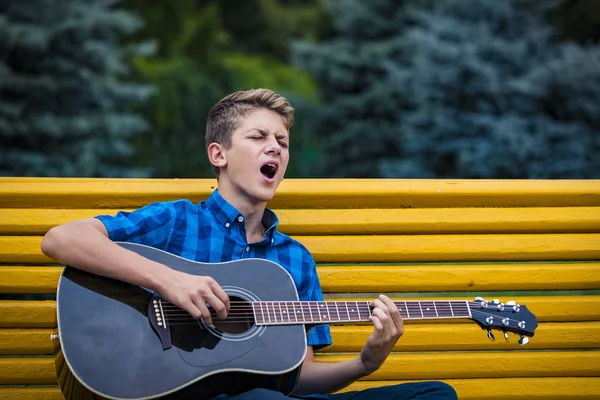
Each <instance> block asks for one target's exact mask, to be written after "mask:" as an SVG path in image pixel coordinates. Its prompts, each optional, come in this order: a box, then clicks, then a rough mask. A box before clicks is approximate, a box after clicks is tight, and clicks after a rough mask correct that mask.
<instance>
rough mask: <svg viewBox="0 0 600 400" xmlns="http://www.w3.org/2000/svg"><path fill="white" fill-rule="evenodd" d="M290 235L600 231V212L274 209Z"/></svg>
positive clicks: (580, 209) (572, 209) (573, 209)
mask: <svg viewBox="0 0 600 400" xmlns="http://www.w3.org/2000/svg"><path fill="white" fill-rule="evenodd" d="M274 211H275V212H276V213H277V215H278V217H279V221H280V230H281V231H282V232H284V233H286V234H288V235H391V234H403V235H410V234H451V233H462V234H466V233H471V234H472V233H559V232H561V233H567V232H570V233H576V232H580V233H584V232H587V233H594V232H596V233H597V232H600V208H598V207H564V208H560V211H558V210H557V209H556V207H527V208H415V209H358V210H356V209H329V210H310V209H306V210H290V209H284V210H274Z"/></svg>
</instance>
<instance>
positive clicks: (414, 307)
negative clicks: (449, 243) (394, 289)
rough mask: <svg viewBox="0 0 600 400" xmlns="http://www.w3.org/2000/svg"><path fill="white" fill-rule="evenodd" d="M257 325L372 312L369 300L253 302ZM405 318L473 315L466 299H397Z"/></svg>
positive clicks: (357, 318) (348, 319)
mask: <svg viewBox="0 0 600 400" xmlns="http://www.w3.org/2000/svg"><path fill="white" fill-rule="evenodd" d="M251 304H252V309H253V311H254V319H255V321H256V324H257V325H289V324H295V323H300V324H320V323H330V322H332V323H336V324H337V323H339V324H343V323H353V322H369V321H370V317H371V315H372V312H373V307H371V304H370V302H366V301H331V302H330V301H328V302H325V301H254V302H252V303H251ZM394 304H395V305H396V307H398V310H399V311H400V315H401V316H402V318H403V319H405V320H412V319H448V318H470V317H471V311H470V309H469V304H468V302H467V301H466V300H438V301H395V302H394Z"/></svg>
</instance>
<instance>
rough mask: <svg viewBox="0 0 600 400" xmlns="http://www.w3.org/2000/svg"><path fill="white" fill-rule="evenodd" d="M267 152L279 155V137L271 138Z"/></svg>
mask: <svg viewBox="0 0 600 400" xmlns="http://www.w3.org/2000/svg"><path fill="white" fill-rule="evenodd" d="M266 153H267V154H277V155H279V154H280V153H281V145H280V144H279V142H278V141H277V139H275V138H273V139H271V140H269V142H268V143H267V147H266Z"/></svg>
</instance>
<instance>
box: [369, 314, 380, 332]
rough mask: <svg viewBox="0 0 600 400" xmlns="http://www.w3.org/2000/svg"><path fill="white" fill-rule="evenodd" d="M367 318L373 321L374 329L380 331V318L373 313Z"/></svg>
mask: <svg viewBox="0 0 600 400" xmlns="http://www.w3.org/2000/svg"><path fill="white" fill-rule="evenodd" d="M369 319H370V320H371V321H372V322H373V325H374V326H375V330H376V331H378V332H379V333H381V331H383V324H382V323H381V320H380V319H379V318H377V317H376V316H374V315H372V316H370V317H369Z"/></svg>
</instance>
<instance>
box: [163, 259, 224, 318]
mask: <svg viewBox="0 0 600 400" xmlns="http://www.w3.org/2000/svg"><path fill="white" fill-rule="evenodd" d="M159 292H160V294H161V296H163V297H164V298H165V299H167V300H168V301H170V302H171V303H173V304H175V305H177V306H179V307H181V308H182V309H184V310H185V311H187V312H188V313H189V314H190V315H191V316H192V317H193V318H196V319H199V318H202V320H203V321H204V323H205V324H206V325H210V324H212V317H211V313H210V311H209V308H208V307H207V306H206V305H207V303H208V304H210V307H211V308H212V309H214V310H215V311H216V313H217V318H218V319H225V318H226V317H227V314H228V313H229V296H227V293H225V291H224V290H223V288H221V286H219V284H218V283H217V281H215V280H214V279H213V278H211V277H210V276H199V275H190V274H186V273H184V272H180V271H175V270H170V271H169V273H168V275H167V277H166V279H164V280H163V282H162V284H161V288H160V289H159Z"/></svg>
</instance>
